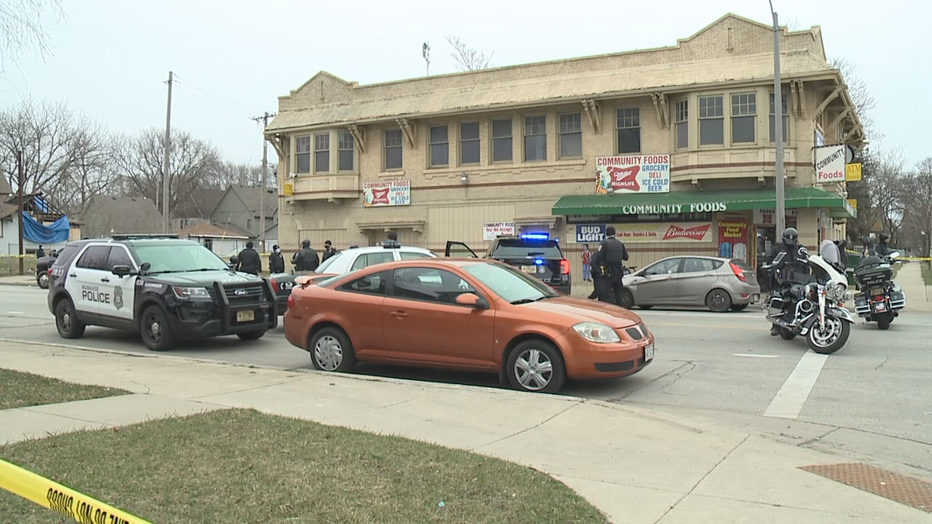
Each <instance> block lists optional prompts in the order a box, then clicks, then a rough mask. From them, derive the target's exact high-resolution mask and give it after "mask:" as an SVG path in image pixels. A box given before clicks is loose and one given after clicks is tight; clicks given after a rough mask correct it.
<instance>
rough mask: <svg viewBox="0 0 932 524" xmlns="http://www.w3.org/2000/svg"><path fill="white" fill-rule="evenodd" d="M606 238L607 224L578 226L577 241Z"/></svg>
mask: <svg viewBox="0 0 932 524" xmlns="http://www.w3.org/2000/svg"><path fill="white" fill-rule="evenodd" d="M603 240H605V224H597V225H592V224H589V225H578V226H576V243H578V244H585V243H587V242H601V241H603Z"/></svg>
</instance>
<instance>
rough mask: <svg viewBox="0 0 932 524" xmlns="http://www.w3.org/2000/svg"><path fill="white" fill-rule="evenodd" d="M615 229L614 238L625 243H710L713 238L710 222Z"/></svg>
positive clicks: (654, 223)
mask: <svg viewBox="0 0 932 524" xmlns="http://www.w3.org/2000/svg"><path fill="white" fill-rule="evenodd" d="M616 229H617V234H616V235H615V236H617V237H618V239H619V240H621V241H622V242H625V243H641V242H661V243H669V242H711V241H712V238H713V236H714V234H713V232H712V223H711V222H701V223H679V222H653V223H644V224H619V225H617V226H616Z"/></svg>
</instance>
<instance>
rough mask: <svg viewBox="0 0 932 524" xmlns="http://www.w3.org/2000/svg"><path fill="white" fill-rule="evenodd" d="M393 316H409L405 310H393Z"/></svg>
mask: <svg viewBox="0 0 932 524" xmlns="http://www.w3.org/2000/svg"><path fill="white" fill-rule="evenodd" d="M392 316H393V317H395V318H405V317H407V316H408V314H407V313H405V312H404V311H392Z"/></svg>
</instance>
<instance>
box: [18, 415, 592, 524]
mask: <svg viewBox="0 0 932 524" xmlns="http://www.w3.org/2000/svg"><path fill="white" fill-rule="evenodd" d="M541 445H544V443H541ZM0 457H2V458H3V459H5V460H8V461H10V462H12V463H14V464H18V465H20V466H22V467H25V468H27V469H30V470H32V471H34V472H36V473H38V474H40V475H43V476H46V477H49V478H52V479H53V480H56V481H58V482H61V483H63V484H65V485H67V486H70V487H72V488H74V489H77V490H78V491H81V492H83V493H85V494H87V495H89V496H91V497H95V498H97V499H98V500H101V501H103V502H107V503H110V504H112V505H114V506H116V507H117V508H120V509H122V510H124V511H127V512H129V513H132V514H134V515H136V516H138V517H140V518H143V519H147V520H149V521H150V522H153V523H155V524H176V523H198V524H200V523H204V522H217V523H228V522H229V523H237V524H239V523H266V522H294V523H312V522H313V523H316V522H321V523H329V522H341V523H343V522H367V523H369V522H372V523H376V522H378V523H404V524H412V523H421V522H463V523H467V522H468V523H470V524H472V523H482V522H495V523H499V522H513V523H521V524H525V523H531V522H554V523H557V522H559V523H570V522H606V520H605V517H604V516H602V514H601V513H600V512H599V511H598V510H597V509H596V508H594V507H593V506H592V505H590V504H589V503H588V502H586V501H585V500H583V499H582V498H580V497H579V496H577V495H576V493H575V492H573V491H572V490H571V489H569V488H568V487H566V486H565V485H564V484H562V483H560V482H557V481H556V480H554V479H552V478H550V477H549V476H547V475H544V474H542V473H539V472H537V471H534V470H532V469H529V468H526V467H523V466H519V465H517V464H512V463H509V462H505V461H502V460H498V459H493V458H487V457H483V456H480V455H475V454H472V453H468V452H466V451H457V450H451V449H447V448H443V447H439V446H434V445H430V444H423V443H419V442H415V441H412V440H408V439H404V438H400V437H392V436H378V435H373V434H369V433H364V432H360V431H355V430H350V429H344V428H335V427H329V426H324V425H321V424H317V423H314V422H308V421H301V420H294V419H289V418H283V417H277V416H270V415H264V414H261V413H259V412H256V411H252V410H223V411H215V412H211V413H207V414H203V415H195V416H191V417H186V418H175V419H165V420H157V421H152V422H147V423H144V424H139V425H136V426H129V427H125V428H120V429H115V430H103V431H91V432H81V433H72V434H66V435H59V436H56V437H51V438H47V439H43V440H34V441H28V442H21V443H18V444H13V445H10V446H6V447H0ZM0 515H3V516H4V519H3V520H4V521H5V522H31V523H60V522H62V520H61V517H58V516H57V515H56V514H55V513H53V512H51V511H49V510H47V509H45V508H42V507H40V506H36V505H34V504H32V503H30V502H26V501H24V500H20V499H18V498H16V497H15V496H13V495H11V494H9V493H7V492H4V491H2V490H0Z"/></svg>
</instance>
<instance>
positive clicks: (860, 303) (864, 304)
mask: <svg viewBox="0 0 932 524" xmlns="http://www.w3.org/2000/svg"><path fill="white" fill-rule="evenodd" d="M899 256H900V253H899V252H898V251H894V252H893V253H890V255H888V256H886V257H878V256H874V255H869V256H865V257H862V258H861V261H860V263H859V264H858V267H857V269H855V270H854V278H855V280H856V281H857V283H858V287H859V288H860V290H861V292H860V293H858V294H857V295H855V296H854V309H855V312H857V314H858V316H860V317H863V318H864V319H865V320H867V321H868V322H877V327H878V328H880V329H883V330H886V329H890V323H891V322H893V319H894V318H896V317H898V316H899V315H900V311H901V310H902V309H903V308H905V307H906V293H904V292H903V289H902V288H900V286H898V285H896V284H895V283H894V282H893V264H894V263H896V258H897V257H899Z"/></svg>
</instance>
